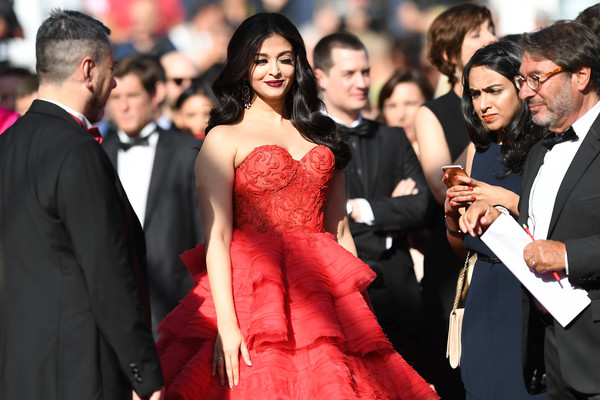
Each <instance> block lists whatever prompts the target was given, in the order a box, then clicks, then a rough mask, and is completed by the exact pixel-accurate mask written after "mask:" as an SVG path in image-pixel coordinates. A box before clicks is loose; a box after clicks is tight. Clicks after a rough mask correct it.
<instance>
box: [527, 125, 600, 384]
mask: <svg viewBox="0 0 600 400" xmlns="http://www.w3.org/2000/svg"><path fill="white" fill-rule="evenodd" d="M545 154H546V148H545V147H543V146H542V145H541V144H540V143H538V144H537V145H535V146H534V147H533V148H532V149H531V151H530V153H529V156H528V159H527V162H526V166H525V174H524V177H523V187H522V190H521V200H520V203H519V212H520V217H519V220H520V222H522V223H525V222H526V220H527V216H528V213H529V197H530V192H531V187H532V185H533V182H534V180H535V177H536V175H537V173H538V170H539V169H540V167H541V165H542V163H543V159H544V156H545ZM599 182H600V117H599V118H597V119H596V121H595V122H594V124H593V125H592V127H591V129H590V131H589V132H588V134H587V135H586V137H585V139H584V141H583V143H581V146H580V148H579V150H578V152H577V154H576V155H575V157H574V159H573V162H572V163H571V165H570V166H569V169H568V170H567V173H566V174H565V177H564V179H563V181H562V183H561V186H560V189H559V191H558V194H557V196H556V200H555V203H554V209H553V211H552V217H551V220H550V221H551V222H550V227H549V230H548V239H551V240H557V241H560V242H563V243H565V244H566V248H567V256H568V261H569V276H568V278H569V281H570V282H571V283H573V284H575V285H579V286H581V287H582V288H584V289H586V290H587V291H588V293H589V297H590V299H591V300H592V303H591V305H590V306H589V307H587V308H586V309H585V310H584V311H583V312H582V313H581V314H580V315H579V316H578V317H577V318H576V319H575V320H574V321H573V322H571V323H570V324H569V325H568V326H567V327H565V328H563V327H562V326H561V325H560V324H559V323H558V322H555V323H554V327H555V334H556V342H557V347H558V353H559V354H558V356H559V359H560V366H561V370H562V373H563V376H564V378H565V379H566V380H567V382H568V383H569V384H570V385H572V387H573V388H574V389H575V390H578V391H580V392H583V393H600V367H599V365H600V364H599V363H598V360H600V185H599V184H598V183H599ZM548 201H552V199H548ZM524 300H525V301H524V312H523V317H524V323H523V326H524V332H523V333H524V336H523V339H524V341H523V345H524V349H523V368H524V375H525V382H527V383H528V386H529V389H530V390H531V391H539V390H542V389H543V388H542V387H541V385H539V383H540V380H539V376H540V375H541V373H542V372H543V370H544V369H543V368H544V367H543V343H544V340H543V339H544V336H543V335H544V329H543V324H542V316H541V314H540V312H539V311H538V309H537V308H536V307H535V305H533V303H532V302H531V301H530V297H529V295H526V296H524ZM536 375H537V378H538V379H534V378H535V377H536ZM532 379H533V380H534V383H533V384H531V382H532Z"/></svg>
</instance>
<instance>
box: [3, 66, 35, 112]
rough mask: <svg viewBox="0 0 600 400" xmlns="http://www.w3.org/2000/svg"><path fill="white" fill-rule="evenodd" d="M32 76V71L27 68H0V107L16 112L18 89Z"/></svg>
mask: <svg viewBox="0 0 600 400" xmlns="http://www.w3.org/2000/svg"><path fill="white" fill-rule="evenodd" d="M30 75H31V71H29V70H28V69H26V68H21V67H14V66H10V65H8V66H4V67H3V68H0V107H4V108H6V109H8V110H12V111H15V108H16V104H15V102H16V98H17V87H18V86H19V84H20V83H21V81H22V80H23V79H25V78H26V77H28V76H30Z"/></svg>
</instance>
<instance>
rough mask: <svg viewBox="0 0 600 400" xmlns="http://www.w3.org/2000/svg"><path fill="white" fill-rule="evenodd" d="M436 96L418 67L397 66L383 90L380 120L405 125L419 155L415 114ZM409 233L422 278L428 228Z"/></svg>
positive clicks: (418, 275) (417, 274) (380, 103)
mask: <svg viewBox="0 0 600 400" xmlns="http://www.w3.org/2000/svg"><path fill="white" fill-rule="evenodd" d="M432 98H433V87H432V86H431V84H430V83H429V81H428V80H427V79H426V78H425V76H423V75H422V74H421V73H420V72H419V71H417V70H415V69H406V68H402V69H398V70H396V72H394V74H393V75H392V76H391V77H390V79H388V81H387V82H386V83H385V84H384V85H383V87H382V88H381V91H380V92H379V99H378V100H377V109H378V111H379V117H378V120H379V121H380V122H383V123H384V124H386V125H388V126H397V127H400V128H402V129H404V133H406V137H407V138H408V140H409V142H410V144H411V145H412V147H413V150H414V151H415V154H416V155H417V157H418V156H419V146H418V144H417V140H416V137H415V128H414V124H415V115H416V114H417V110H418V109H419V107H420V106H421V105H422V104H423V103H425V102H426V101H429V100H431V99H432ZM407 235H408V242H409V244H410V255H411V257H412V259H413V263H414V268H415V275H416V277H417V280H418V281H419V282H420V281H421V279H422V277H423V251H424V250H425V243H426V242H427V236H428V230H427V229H422V230H416V231H411V232H409V233H407Z"/></svg>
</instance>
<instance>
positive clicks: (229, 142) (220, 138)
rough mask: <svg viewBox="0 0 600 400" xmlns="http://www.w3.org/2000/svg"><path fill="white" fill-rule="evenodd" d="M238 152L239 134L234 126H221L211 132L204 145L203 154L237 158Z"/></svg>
mask: <svg viewBox="0 0 600 400" xmlns="http://www.w3.org/2000/svg"><path fill="white" fill-rule="evenodd" d="M236 150H237V133H236V129H234V128H233V126H232V125H219V126H215V127H214V128H212V129H211V130H210V132H209V133H208V134H207V135H206V138H205V139H204V143H203V144H202V149H201V151H202V152H205V153H206V152H210V153H212V152H217V153H220V154H222V155H223V156H226V155H233V156H235V153H236Z"/></svg>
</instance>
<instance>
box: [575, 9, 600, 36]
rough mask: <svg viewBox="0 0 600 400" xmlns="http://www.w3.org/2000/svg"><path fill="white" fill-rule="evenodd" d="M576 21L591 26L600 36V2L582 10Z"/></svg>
mask: <svg viewBox="0 0 600 400" xmlns="http://www.w3.org/2000/svg"><path fill="white" fill-rule="evenodd" d="M575 21H577V22H579V23H581V24H583V25H585V26H587V27H588V28H590V29H591V30H592V32H594V33H595V34H596V36H600V3H597V4H594V5H593V6H590V7H588V8H586V9H585V10H583V11H582V12H580V13H579V15H577V18H575Z"/></svg>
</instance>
